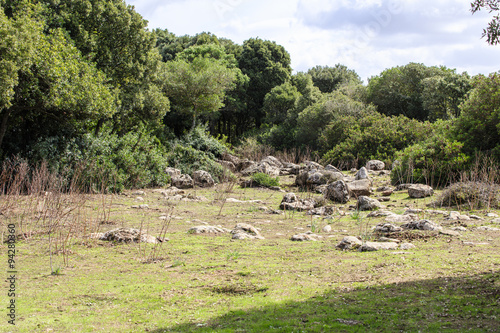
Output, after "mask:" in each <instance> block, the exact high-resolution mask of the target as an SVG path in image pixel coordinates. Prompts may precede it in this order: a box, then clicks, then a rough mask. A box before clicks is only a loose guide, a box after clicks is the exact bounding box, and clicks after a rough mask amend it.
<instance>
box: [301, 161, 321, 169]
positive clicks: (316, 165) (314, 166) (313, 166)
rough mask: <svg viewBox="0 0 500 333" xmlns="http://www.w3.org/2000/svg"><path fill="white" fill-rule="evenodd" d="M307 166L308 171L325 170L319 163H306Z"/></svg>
mask: <svg viewBox="0 0 500 333" xmlns="http://www.w3.org/2000/svg"><path fill="white" fill-rule="evenodd" d="M305 165H306V169H307V170H308V171H310V170H313V169H314V170H321V169H324V168H323V166H322V165H321V164H319V163H316V162H312V161H306V162H305Z"/></svg>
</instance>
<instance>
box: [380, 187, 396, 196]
mask: <svg viewBox="0 0 500 333" xmlns="http://www.w3.org/2000/svg"><path fill="white" fill-rule="evenodd" d="M392 193H394V191H393V190H392V188H391V189H389V190H385V191H383V192H382V195H383V196H384V197H390V196H391V195H392Z"/></svg>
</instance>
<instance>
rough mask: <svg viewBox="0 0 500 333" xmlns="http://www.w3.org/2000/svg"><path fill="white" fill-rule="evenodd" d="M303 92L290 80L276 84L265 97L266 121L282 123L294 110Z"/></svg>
mask: <svg viewBox="0 0 500 333" xmlns="http://www.w3.org/2000/svg"><path fill="white" fill-rule="evenodd" d="M300 96H302V94H301V93H299V91H298V90H297V88H296V87H295V86H293V85H292V84H291V83H290V82H286V83H283V84H282V85H279V86H276V87H274V88H273V89H271V91H270V92H269V93H268V94H267V95H266V97H265V98H264V108H263V110H264V112H265V114H266V118H265V122H266V123H269V124H281V123H283V122H284V121H285V120H286V119H287V117H288V114H289V112H293V109H294V108H295V106H296V103H297V101H298V99H299V97H300Z"/></svg>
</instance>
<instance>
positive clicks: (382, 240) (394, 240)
mask: <svg viewBox="0 0 500 333" xmlns="http://www.w3.org/2000/svg"><path fill="white" fill-rule="evenodd" d="M378 241H379V242H389V243H391V242H392V243H401V241H400V240H399V239H395V238H387V237H380V238H379V239H378Z"/></svg>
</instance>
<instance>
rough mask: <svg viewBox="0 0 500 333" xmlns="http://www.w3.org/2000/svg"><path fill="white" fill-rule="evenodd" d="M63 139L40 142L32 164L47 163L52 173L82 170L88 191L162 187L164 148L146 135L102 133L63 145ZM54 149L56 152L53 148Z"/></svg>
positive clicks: (142, 133)
mask: <svg viewBox="0 0 500 333" xmlns="http://www.w3.org/2000/svg"><path fill="white" fill-rule="evenodd" d="M63 141H64V138H58V137H52V138H47V139H45V140H41V141H39V142H38V144H37V145H36V146H35V147H34V148H33V151H34V152H36V153H33V155H32V160H33V161H34V162H37V161H38V162H40V161H48V163H49V166H50V168H51V169H52V170H54V171H55V172H63V171H64V170H67V169H70V170H73V171H74V170H76V168H82V170H83V171H82V175H80V177H81V183H82V186H83V185H84V186H85V187H86V188H87V190H100V189H101V187H102V186H104V187H105V188H106V189H107V190H108V191H112V192H120V191H121V190H123V189H124V188H144V187H155V186H164V185H166V184H167V182H168V180H169V176H168V175H167V174H166V173H165V167H166V165H167V164H166V161H165V155H166V152H165V149H164V147H163V146H162V145H161V144H160V143H159V142H158V141H157V140H155V138H154V137H152V136H150V135H149V134H148V133H146V132H135V133H133V132H129V133H127V134H125V135H124V136H118V135H116V134H110V133H102V134H101V135H99V136H94V135H92V134H86V135H84V136H83V137H81V138H78V139H73V140H71V141H69V142H65V143H62V142H63ZM54 147H57V149H54Z"/></svg>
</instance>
